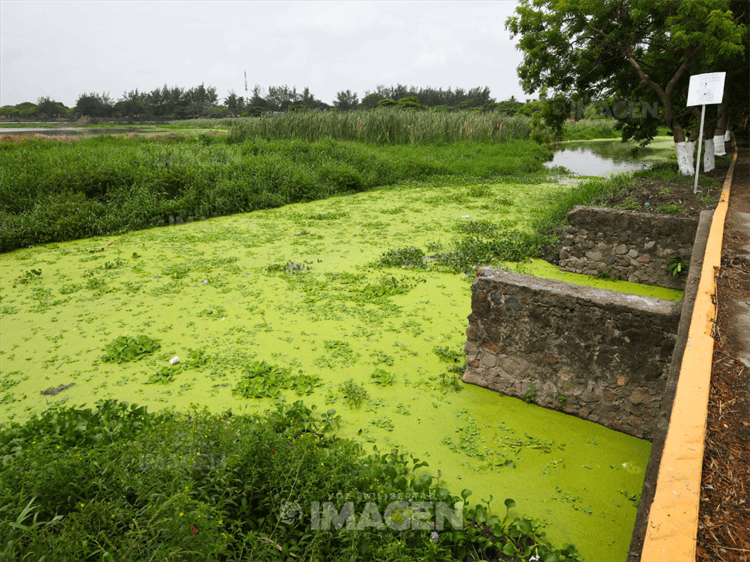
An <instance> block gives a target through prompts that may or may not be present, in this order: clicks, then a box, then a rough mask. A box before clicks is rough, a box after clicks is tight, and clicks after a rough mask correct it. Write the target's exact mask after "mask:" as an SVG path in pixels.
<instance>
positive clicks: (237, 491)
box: [0, 401, 580, 561]
mask: <svg viewBox="0 0 750 562" xmlns="http://www.w3.org/2000/svg"><path fill="white" fill-rule="evenodd" d="M339 419H340V418H339V417H338V416H336V415H335V414H330V413H328V414H318V413H317V412H316V411H315V409H314V408H308V407H306V406H305V405H304V404H303V403H302V402H301V401H298V402H295V403H294V404H292V405H288V404H284V403H279V404H277V405H276V407H275V409H273V410H271V411H268V412H266V413H265V414H264V415H259V414H255V415H232V414H231V413H229V412H227V413H224V414H222V415H212V414H209V413H208V412H207V411H202V410H199V409H198V408H193V409H192V410H191V411H189V412H186V413H185V414H183V415H175V414H172V413H168V412H164V413H160V414H156V415H154V414H150V413H147V412H146V409H145V408H137V407H136V406H130V407H128V405H127V404H125V403H120V404H118V403H117V402H116V401H107V402H100V403H99V404H98V406H97V408H96V409H95V410H94V411H92V410H90V409H89V410H79V409H74V408H58V409H52V410H48V411H47V412H45V413H44V414H43V415H42V416H41V417H35V418H33V419H32V420H30V421H29V422H27V423H26V424H25V425H15V426H13V427H12V428H6V430H5V431H3V432H2V433H0V454H2V457H3V467H2V472H1V473H0V478H1V480H2V487H1V488H0V489H1V490H2V492H1V496H0V498H1V501H0V513H1V514H2V517H0V530H1V531H2V532H1V533H0V534H1V535H2V539H1V540H0V555H2V557H3V560H20V559H33V560H42V559H52V560H60V561H63V560H165V561H167V560H289V559H291V558H292V557H294V558H297V559H302V560H389V561H392V560H417V559H419V560H464V559H466V557H467V556H472V557H477V558H478V557H484V558H487V557H490V558H493V559H494V558H497V556H499V555H501V554H504V555H517V556H522V557H523V558H524V559H526V557H528V556H532V555H534V556H538V557H539V558H540V559H543V560H555V561H565V560H580V558H579V557H578V555H577V554H576V549H575V548H574V547H572V546H568V545H563V547H562V549H554V548H553V547H552V546H551V545H550V544H549V543H548V542H547V541H546V540H545V538H544V531H543V530H542V527H543V526H544V525H543V523H542V521H541V520H536V519H533V518H528V517H521V518H511V517H508V511H509V510H510V508H513V507H515V502H514V501H513V500H512V499H506V500H505V502H504V504H505V505H503V504H502V503H501V500H500V499H498V500H494V501H493V500H492V498H491V497H490V500H486V499H485V500H481V501H480V499H479V498H476V499H475V498H473V497H472V498H471V499H469V498H470V496H471V491H469V490H464V491H463V492H461V496H460V497H459V496H455V495H452V494H451V492H450V491H449V490H448V489H447V488H446V487H445V484H444V482H443V481H442V480H441V479H440V477H439V476H435V475H434V474H432V473H431V472H430V471H429V469H428V468H427V466H426V465H427V463H425V462H421V461H419V459H416V458H413V457H407V456H406V455H404V454H400V453H398V452H396V451H394V452H391V453H385V454H381V453H375V454H369V455H367V454H365V452H364V450H363V449H362V447H361V446H360V445H359V444H357V443H355V442H353V441H351V440H348V439H343V438H339V437H338V436H337V435H336V430H337V426H338V423H339ZM325 502H330V504H331V505H332V507H333V509H335V510H336V513H335V514H333V521H332V522H331V523H332V524H328V525H327V524H326V515H325V512H324V511H323V508H324V507H325ZM346 502H351V504H350V505H351V507H352V508H353V509H352V513H353V515H354V517H353V518H352V520H351V525H352V526H353V527H352V528H351V529H347V527H346V526H345V527H343V528H342V527H341V525H339V526H337V525H336V519H338V517H339V516H341V521H342V522H343V521H344V520H345V518H346V511H345V510H346V507H345V505H346ZM393 502H401V503H397V504H395V503H393ZM475 502H476V503H475ZM482 502H483V503H482ZM491 503H492V504H493V505H494V504H500V507H499V508H498V506H497V505H494V506H495V508H496V509H495V511H496V512H497V513H500V514H501V515H500V516H498V515H491V514H490V513H489V511H488V506H490V504H491ZM441 504H442V506H444V507H441ZM316 505H317V506H320V509H319V510H318V511H316V509H315V506H316ZM389 506H390V507H389ZM461 506H462V507H461ZM368 510H369V511H368ZM389 510H390V511H389ZM420 510H422V512H420ZM443 513H444V514H445V516H446V517H445V518H444V517H443V516H441V514H443ZM316 515H319V520H318V521H319V522H318V524H317V525H316V523H315V521H314V519H313V518H314V517H316ZM503 515H504V517H503ZM483 524H485V525H486V527H485V528H483ZM316 526H317V527H318V528H319V529H320V530H317V531H316ZM326 528H327V529H329V530H330V532H326V531H325V529H326ZM515 559H520V558H515Z"/></svg>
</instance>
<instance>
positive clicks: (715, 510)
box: [697, 145, 750, 562]
mask: <svg viewBox="0 0 750 562" xmlns="http://www.w3.org/2000/svg"><path fill="white" fill-rule="evenodd" d="M749 152H750V151H748V147H747V145H745V146H744V147H742V146H741V147H740V155H739V158H738V162H737V167H736V169H735V176H734V182H733V185H732V191H731V193H730V196H729V208H730V210H729V216H728V219H727V225H726V228H725V231H724V246H723V252H722V267H721V270H720V271H719V274H718V283H717V285H718V286H717V293H718V294H717V309H718V315H717V322H716V328H715V333H714V355H713V366H712V370H711V390H710V395H709V411H708V424H707V434H706V443H705V445H706V449H705V453H704V460H703V476H702V482H701V505H700V514H699V525H698V545H697V546H698V556H697V560H698V561H699V562H719V561H721V562H729V561H732V562H734V561H743V562H747V561H750V366H748V365H747V364H746V363H745V362H746V361H747V359H744V360H743V358H741V357H740V353H741V350H742V348H743V343H742V339H743V338H744V339H745V340H746V339H747V337H748V334H743V333H741V331H742V328H741V324H740V323H739V322H738V320H737V317H736V315H737V314H740V311H739V310H738V306H737V305H736V303H737V302H749V301H750V260H748V257H747V255H745V250H743V249H742V247H743V246H744V245H745V244H746V243H747V240H745V239H744V235H743V234H742V233H740V232H738V231H736V230H734V229H733V225H734V221H733V218H732V214H733V212H735V211H739V212H743V213H750V162H749V161H748V160H749V158H748V157H749V156H750V154H749Z"/></svg>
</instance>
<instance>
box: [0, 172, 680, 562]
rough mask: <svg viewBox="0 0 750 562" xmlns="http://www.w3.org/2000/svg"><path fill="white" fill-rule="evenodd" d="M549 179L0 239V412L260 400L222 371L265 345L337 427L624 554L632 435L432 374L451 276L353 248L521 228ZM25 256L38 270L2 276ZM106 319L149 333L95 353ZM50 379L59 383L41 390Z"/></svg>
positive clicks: (375, 250)
mask: <svg viewBox="0 0 750 562" xmlns="http://www.w3.org/2000/svg"><path fill="white" fill-rule="evenodd" d="M564 189H568V188H567V187H566V186H564V185H560V184H556V183H550V184H541V185H513V184H502V185H488V186H486V189H484V190H482V191H481V193H482V194H481V196H472V194H471V193H472V192H471V191H470V190H468V189H467V188H462V187H440V188H402V189H391V190H382V191H375V192H370V193H363V194H359V195H356V196H351V197H339V198H334V199H330V200H326V201H318V202H313V203H306V204H298V205H290V206H287V207H284V208H281V209H274V210H267V211H259V212H255V213H249V214H244V215H235V216H231V217H224V218H217V219H211V220H207V221H202V222H196V223H191V224H183V225H178V226H173V227H164V228H158V229H152V230H148V231H140V232H133V233H129V234H125V235H123V236H117V237H111V238H98V239H88V240H80V241H76V242H70V243H64V244H50V245H47V246H43V247H36V248H31V249H26V250H21V251H16V252H12V253H8V254H3V255H1V256H0V281H1V285H2V287H3V294H2V307H1V309H0V312H2V326H3V329H2V332H3V337H2V339H0V354H1V355H2V361H1V363H2V365H1V369H2V370H1V371H0V381H1V382H2V394H1V395H0V396H1V398H2V406H3V411H4V419H6V420H8V419H15V420H17V421H21V420H23V419H25V418H26V417H28V415H29V414H30V412H38V411H40V410H42V409H44V408H46V407H48V406H50V405H53V404H60V403H64V404H68V405H86V406H87V407H91V406H93V404H94V402H95V401H96V400H100V399H108V398H115V399H118V400H125V401H128V402H131V403H138V404H142V405H147V406H148V407H149V409H150V410H157V409H160V408H164V407H176V408H177V409H178V410H184V409H185V408H186V407H187V406H188V405H189V404H191V403H197V404H204V405H207V406H208V407H210V408H211V409H212V410H214V411H222V410H224V409H227V408H231V409H232V410H233V411H235V412H252V411H261V410H263V409H266V408H268V407H270V406H271V405H272V403H273V399H270V398H266V399H250V400H248V399H244V398H239V397H238V396H236V395H233V394H232V388H233V387H234V386H235V385H236V383H237V380H238V379H239V378H240V377H241V376H242V374H243V372H244V369H245V367H246V366H247V365H249V364H251V363H252V362H253V361H266V362H268V363H269V364H273V365H279V366H282V367H286V368H289V369H291V370H292V371H293V372H294V373H298V372H302V373H305V374H309V375H316V376H319V377H320V385H319V386H317V387H316V388H314V389H311V393H309V394H305V395H303V396H302V399H303V400H304V401H305V402H307V403H308V404H315V405H317V406H318V408H319V409H322V410H323V411H325V410H328V409H331V408H333V409H336V411H337V413H340V414H341V415H342V417H343V419H344V421H345V424H344V427H343V429H342V434H343V435H344V436H348V437H352V438H354V439H358V440H360V441H363V442H365V443H368V444H370V443H371V444H374V445H377V446H378V447H379V448H380V449H388V448H390V447H401V448H402V449H405V450H407V451H410V452H411V453H412V454H414V455H415V456H417V457H419V458H422V459H425V460H427V461H428V462H429V464H430V470H431V471H432V473H433V475H435V476H437V475H438V473H440V474H441V476H442V478H443V479H444V480H445V482H446V483H447V485H448V486H449V487H450V488H452V489H453V490H455V491H456V492H460V490H461V489H463V488H469V489H471V490H473V491H474V496H475V497H476V499H477V501H479V499H481V498H484V499H488V498H489V496H490V495H492V496H494V498H495V500H494V503H493V504H492V507H493V508H495V509H496V510H497V511H498V512H501V511H503V510H504V506H503V504H502V502H503V500H504V499H505V498H513V499H514V500H515V501H516V504H517V508H516V509H515V510H513V512H511V515H513V514H514V513H515V514H516V515H520V514H528V515H531V516H534V517H537V518H539V519H543V520H545V521H547V522H548V523H549V527H548V529H547V533H548V537H549V539H550V540H551V541H553V542H554V543H555V544H557V545H558V546H559V545H562V543H564V542H569V543H574V544H576V545H577V546H578V547H579V549H580V551H581V553H582V554H583V555H584V556H585V557H586V559H588V560H625V557H626V552H627V548H628V544H629V540H630V532H631V529H632V525H633V521H634V517H635V513H636V505H637V494H638V493H639V492H640V489H641V485H642V481H643V472H644V470H645V467H646V463H647V461H648V456H649V452H650V447H651V445H650V443H648V442H646V441H642V440H638V439H635V438H633V437H629V436H627V435H624V434H620V433H617V432H614V431H611V430H608V429H605V428H603V427H601V426H598V425H596V424H592V423H589V422H585V421H583V420H580V419H577V418H574V417H571V416H567V415H564V414H562V413H559V412H555V411H550V410H545V409H543V408H539V407H537V406H534V405H533V404H527V403H525V402H523V401H521V400H517V399H513V398H508V397H505V396H501V395H499V394H497V393H493V392H491V391H488V390H485V389H481V388H478V387H474V386H469V385H453V384H451V383H450V381H451V378H455V377H456V375H455V374H451V373H449V372H448V370H447V367H448V366H449V365H448V364H446V363H445V362H443V361H441V357H440V355H441V354H440V353H439V352H440V350H441V349H442V350H446V349H447V350H453V351H456V352H460V351H461V350H462V348H463V344H464V341H465V335H464V331H465V328H466V325H467V321H466V316H467V315H468V314H469V312H470V279H467V278H466V277H464V276H461V275H452V274H445V273H435V272H430V271H413V270H407V269H377V268H371V267H369V266H368V264H372V263H373V262H374V261H375V260H377V258H378V257H379V256H380V255H381V254H382V253H383V252H384V251H386V250H387V249H389V248H398V247H405V246H418V247H421V248H425V249H427V250H429V251H430V252H439V251H440V249H441V248H445V247H446V246H447V245H448V244H449V243H450V240H451V239H452V237H453V236H455V232H456V231H455V227H456V225H458V224H460V223H461V222H465V221H469V220H474V221H476V220H489V221H493V222H495V223H498V224H502V225H503V226H504V227H505V228H524V224H525V218H526V217H528V216H529V214H530V213H531V212H533V210H534V209H537V208H540V207H543V206H544V205H545V204H546V203H548V202H549V201H550V200H551V199H552V198H554V197H555V195H556V194H557V193H558V192H559V190H564ZM498 202H500V203H498ZM509 202H512V203H509ZM290 264H294V265H290ZM511 265H512V264H511ZM521 268H522V270H523V271H525V272H529V273H534V274H537V275H542V276H556V277H561V278H565V279H566V280H572V281H574V282H581V283H586V284H598V285H599V286H603V287H606V288H613V289H615V290H623V291H626V292H635V293H639V294H648V295H652V296H659V297H661V298H671V299H674V300H676V299H679V298H680V296H681V294H680V293H679V292H676V291H668V290H664V289H657V288H652V287H644V286H639V285H634V284H630V283H624V282H612V281H603V280H596V281H594V280H592V279H591V278H587V277H584V276H576V275H573V274H562V275H561V274H560V272H556V270H555V269H554V268H553V267H552V266H550V265H549V264H546V262H539V261H536V260H535V261H534V262H531V263H527V264H525V265H523V266H521ZM31 270H36V271H41V274H40V275H36V274H32V278H31V279H30V280H29V281H28V282H22V281H23V280H24V279H28V278H29V277H28V275H26V272H30V271H31ZM122 335H126V336H138V335H148V336H149V337H151V338H156V339H158V340H159V341H160V343H161V349H160V350H159V352H158V353H157V354H155V355H153V356H151V357H148V358H146V359H142V360H140V361H136V362H132V363H123V364H111V363H103V362H102V361H101V358H102V356H103V353H104V349H105V347H106V346H107V345H108V344H109V343H111V342H112V341H113V340H114V339H115V338H117V337H119V336H122ZM436 351H437V352H438V353H436ZM175 356H178V357H180V358H181V359H182V361H181V363H180V364H179V365H180V366H179V368H178V369H176V370H175V371H174V377H173V380H172V382H167V383H165V384H158V383H156V384H153V383H150V382H151V381H153V380H154V378H155V377H154V375H155V374H157V373H159V372H162V371H163V370H164V369H165V368H169V360H170V359H171V358H173V357H175ZM196 358H200V360H198V359H196ZM383 373H386V376H384V375H383ZM373 374H374V375H376V377H375V378H373V377H372V375H373ZM156 378H158V377H156ZM350 379H351V380H352V382H353V383H354V384H357V385H359V386H360V387H362V388H363V389H365V390H366V392H367V394H368V398H367V399H365V400H363V402H362V403H361V405H360V406H359V407H350V406H349V405H347V403H346V401H345V400H344V397H343V394H342V385H344V383H346V381H348V380H350ZM389 379H390V384H387V383H385V384H384V383H383V381H388V380H389ZM67 385H71V386H67ZM61 386H62V387H66V386H67V388H66V389H65V390H64V391H61V392H60V393H59V394H53V393H49V392H48V393H47V394H42V393H43V392H44V391H47V390H48V389H51V388H52V389H54V388H59V387H61ZM457 387H458V388H461V390H460V391H459V390H457ZM281 394H282V395H284V396H285V397H286V399H287V400H290V401H293V400H297V399H300V398H299V397H298V396H297V395H296V394H295V393H294V392H293V391H281ZM368 446H369V445H368ZM508 460H511V461H512V463H507V461H508ZM343 492H345V491H343ZM321 501H327V498H323V499H322V500H321Z"/></svg>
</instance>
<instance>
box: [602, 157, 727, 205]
mask: <svg viewBox="0 0 750 562" xmlns="http://www.w3.org/2000/svg"><path fill="white" fill-rule="evenodd" d="M730 165H731V159H730V158H721V160H719V159H717V162H716V168H714V169H713V170H712V171H710V172H708V173H704V172H703V171H702V170H701V172H700V176H699V177H701V178H710V179H711V180H713V181H712V182H710V183H711V185H705V184H699V185H698V193H697V194H693V185H694V177H679V178H676V179H673V180H671V181H664V180H662V179H657V178H641V177H635V178H633V179H632V181H631V182H630V185H629V187H628V188H627V193H624V194H621V195H617V196H614V197H610V198H608V199H606V200H605V201H602V202H600V203H599V205H601V206H602V207H614V208H616V209H628V210H633V211H639V212H643V213H655V214H662V215H674V216H679V217H695V218H697V217H698V216H700V213H701V211H706V210H711V209H714V208H715V207H716V204H717V203H718V201H719V197H720V195H721V188H722V185H723V183H724V178H725V177H726V175H727V172H728V171H729V166H730ZM703 182H705V180H703ZM707 196H708V197H710V199H709V198H708V197H707Z"/></svg>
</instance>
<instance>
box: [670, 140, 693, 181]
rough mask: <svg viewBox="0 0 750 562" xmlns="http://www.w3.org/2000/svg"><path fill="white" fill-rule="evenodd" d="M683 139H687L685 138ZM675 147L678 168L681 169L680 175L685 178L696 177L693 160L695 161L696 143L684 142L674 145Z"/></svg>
mask: <svg viewBox="0 0 750 562" xmlns="http://www.w3.org/2000/svg"><path fill="white" fill-rule="evenodd" d="M682 138H685V137H684V136H683V137H682ZM674 146H675V151H676V152H677V166H679V168H680V173H681V174H682V175H683V176H694V175H695V167H694V166H693V160H694V159H695V143H694V142H684V141H683V142H676V143H674Z"/></svg>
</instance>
